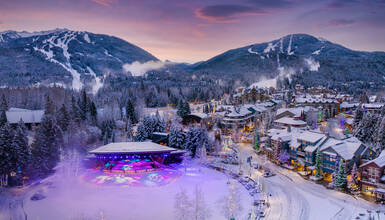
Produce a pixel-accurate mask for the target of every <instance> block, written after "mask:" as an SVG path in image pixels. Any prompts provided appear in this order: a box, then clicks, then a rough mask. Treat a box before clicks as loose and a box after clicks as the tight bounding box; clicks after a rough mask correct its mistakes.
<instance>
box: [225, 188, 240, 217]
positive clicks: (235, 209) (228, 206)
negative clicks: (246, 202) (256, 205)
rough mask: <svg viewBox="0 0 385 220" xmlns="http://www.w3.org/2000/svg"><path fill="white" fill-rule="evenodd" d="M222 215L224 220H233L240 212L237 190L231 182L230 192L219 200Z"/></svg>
mask: <svg viewBox="0 0 385 220" xmlns="http://www.w3.org/2000/svg"><path fill="white" fill-rule="evenodd" d="M221 203H222V210H223V215H224V216H225V218H226V219H235V218H236V217H237V216H238V214H239V213H241V212H242V204H241V197H240V192H239V188H238V187H237V186H236V185H235V184H234V182H232V183H231V184H230V192H229V194H228V195H226V196H225V197H224V198H222V200H221Z"/></svg>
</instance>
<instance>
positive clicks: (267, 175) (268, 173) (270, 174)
mask: <svg viewBox="0 0 385 220" xmlns="http://www.w3.org/2000/svg"><path fill="white" fill-rule="evenodd" d="M263 176H264V177H271V176H275V174H274V173H272V172H270V171H265V172H264V173H263Z"/></svg>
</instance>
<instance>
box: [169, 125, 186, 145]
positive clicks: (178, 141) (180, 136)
mask: <svg viewBox="0 0 385 220" xmlns="http://www.w3.org/2000/svg"><path fill="white" fill-rule="evenodd" d="M183 144H184V133H183V129H182V127H181V126H180V125H178V124H172V125H171V128H170V134H169V136H168V146H170V147H173V148H178V149H182V148H183Z"/></svg>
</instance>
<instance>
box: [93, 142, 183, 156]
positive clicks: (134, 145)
mask: <svg viewBox="0 0 385 220" xmlns="http://www.w3.org/2000/svg"><path fill="white" fill-rule="evenodd" d="M176 150H177V149H175V148H171V147H166V146H163V145H160V144H156V143H153V142H119V143H110V144H107V145H104V146H101V147H99V148H96V149H95V150H92V151H90V153H92V154H140V153H170V152H172V151H176Z"/></svg>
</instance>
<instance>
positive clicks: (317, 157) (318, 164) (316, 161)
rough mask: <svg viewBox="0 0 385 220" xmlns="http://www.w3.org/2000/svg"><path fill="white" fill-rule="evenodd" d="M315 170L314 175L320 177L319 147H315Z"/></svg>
mask: <svg viewBox="0 0 385 220" xmlns="http://www.w3.org/2000/svg"><path fill="white" fill-rule="evenodd" d="M315 170H316V174H315V176H316V177H317V178H320V177H321V150H320V148H317V153H316V158H315Z"/></svg>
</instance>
